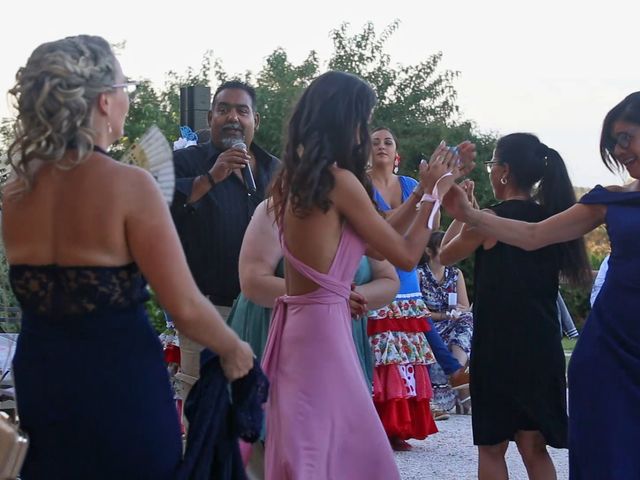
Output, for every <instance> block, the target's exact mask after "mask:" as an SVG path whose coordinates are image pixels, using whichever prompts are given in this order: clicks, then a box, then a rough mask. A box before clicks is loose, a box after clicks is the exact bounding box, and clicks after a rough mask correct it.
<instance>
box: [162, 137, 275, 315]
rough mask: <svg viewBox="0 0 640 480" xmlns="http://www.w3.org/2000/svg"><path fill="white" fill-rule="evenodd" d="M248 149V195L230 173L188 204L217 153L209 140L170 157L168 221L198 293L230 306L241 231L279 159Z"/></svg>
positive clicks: (237, 281)
mask: <svg viewBox="0 0 640 480" xmlns="http://www.w3.org/2000/svg"><path fill="white" fill-rule="evenodd" d="M251 152H252V153H253V155H254V156H255V159H256V165H257V168H256V171H254V172H253V176H254V178H255V182H256V189H257V191H256V193H254V194H251V195H249V191H248V190H247V188H246V186H245V185H244V183H243V182H242V180H240V179H239V178H238V176H237V175H235V174H234V173H232V174H231V175H229V177H227V178H226V179H225V180H223V181H222V182H219V183H217V184H216V185H215V186H214V187H213V188H211V190H209V192H207V194H205V195H204V196H203V197H202V198H201V199H200V200H198V201H197V202H194V203H192V204H187V200H188V198H189V196H190V195H191V190H192V187H193V180H194V178H195V177H197V176H198V175H204V174H206V172H207V171H208V170H210V169H211V167H213V164H214V163H215V161H216V159H217V158H218V155H219V154H220V153H221V152H220V151H219V150H218V149H217V148H216V147H215V146H214V145H213V144H212V143H211V142H208V143H203V144H200V145H194V146H191V147H188V148H185V149H182V150H177V151H176V152H175V153H174V157H173V161H174V165H175V171H176V191H175V194H174V197H173V203H172V205H171V214H172V216H173V221H174V222H175V225H176V228H177V230H178V235H180V240H181V242H182V247H183V248H184V251H185V254H186V256H187V262H188V263H189V268H190V269H191V273H192V274H193V276H194V278H195V280H196V283H197V284H198V287H199V288H200V291H202V293H204V294H205V295H208V296H209V298H210V299H211V301H212V302H213V303H214V304H216V305H225V306H231V305H232V304H233V301H234V300H235V298H236V297H237V296H238V294H239V293H240V279H239V276H238V257H239V256H240V247H241V245H242V239H243V237H244V232H245V230H246V229H247V226H248V225H249V220H250V219H251V216H252V215H253V212H254V210H255V209H256V207H257V206H258V204H259V203H260V202H262V200H264V196H265V189H267V188H268V186H269V182H270V181H271V177H272V176H273V174H274V172H275V170H276V169H277V167H278V165H279V163H280V162H279V160H278V159H277V158H276V157H274V156H272V155H270V154H269V153H267V152H266V151H265V150H263V149H262V148H260V147H259V146H257V145H256V144H255V143H253V144H252V145H251Z"/></svg>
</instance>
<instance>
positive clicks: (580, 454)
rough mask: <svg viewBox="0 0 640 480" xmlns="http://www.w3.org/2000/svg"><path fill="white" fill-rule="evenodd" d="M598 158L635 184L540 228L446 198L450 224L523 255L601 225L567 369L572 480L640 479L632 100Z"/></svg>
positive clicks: (622, 106) (636, 153)
mask: <svg viewBox="0 0 640 480" xmlns="http://www.w3.org/2000/svg"><path fill="white" fill-rule="evenodd" d="M600 153H601V156H602V160H603V162H604V164H605V165H606V166H607V167H608V168H609V169H610V170H612V171H614V170H618V171H623V170H624V169H626V171H627V172H628V174H629V176H631V177H632V178H633V179H634V181H633V182H631V183H629V184H627V185H624V186H610V187H606V188H605V187H602V186H600V185H598V186H596V187H595V188H594V189H593V190H591V191H590V192H589V193H587V194H586V195H585V196H583V197H582V199H581V200H580V202H579V203H578V204H577V205H575V206H573V207H571V208H570V209H568V210H566V211H565V212H562V213H560V214H558V215H555V216H553V217H550V218H548V219H547V220H544V221H542V222H538V223H527V222H519V221H514V220H508V219H505V218H499V217H497V216H494V215H491V214H487V213H484V212H480V211H477V210H473V208H472V207H471V206H470V205H469V203H468V201H467V200H466V197H465V195H464V192H463V191H462V190H461V189H459V188H457V189H456V190H455V191H454V192H453V193H451V194H449V195H448V196H447V198H446V199H445V206H446V208H447V210H448V211H449V212H450V213H451V214H453V215H454V216H455V217H456V218H457V219H459V220H462V221H464V222H466V223H467V224H468V225H471V226H473V227H475V228H477V229H479V230H480V231H482V232H486V233H490V234H491V235H492V236H493V237H495V238H497V239H498V240H499V241H501V242H504V243H508V244H511V245H515V246H518V247H520V248H524V249H527V250H533V249H537V248H540V247H543V246H545V245H550V244H553V243H558V242H565V241H567V240H571V239H575V238H579V237H580V236H582V235H584V234H585V233H587V232H589V231H591V230H593V229H594V228H596V227H597V226H598V225H601V224H603V223H605V224H606V225H607V230H608V232H609V238H610V240H611V257H610V260H609V272H608V274H607V278H606V280H605V283H604V285H603V287H602V290H601V291H600V294H599V295H598V298H597V299H596V302H595V304H594V307H593V310H592V311H591V313H590V315H589V317H588V319H587V321H586V324H585V327H584V329H583V331H582V334H581V335H580V339H579V340H578V344H577V346H576V348H575V350H574V352H573V355H572V357H571V362H570V364H569V465H570V478H571V479H572V480H585V479H593V480H601V479H604V478H606V479H608V480H627V479H631V478H638V475H640V456H638V454H637V445H638V443H640V428H638V425H640V410H639V409H638V405H639V404H640V380H639V379H640V323H639V322H638V311H639V310H640V242H639V240H638V239H640V92H635V93H632V94H631V95H629V96H627V97H626V98H625V99H624V100H622V101H621V102H620V103H619V104H618V105H616V106H615V107H614V108H613V109H612V110H611V111H610V112H609V113H608V114H607V116H606V117H605V119H604V123H603V127H602V133H601V138H600ZM612 372H615V374H614V375H612Z"/></svg>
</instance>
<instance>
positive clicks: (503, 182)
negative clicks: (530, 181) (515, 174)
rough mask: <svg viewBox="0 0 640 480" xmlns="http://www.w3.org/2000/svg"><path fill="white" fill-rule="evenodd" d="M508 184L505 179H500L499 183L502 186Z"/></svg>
mask: <svg viewBox="0 0 640 480" xmlns="http://www.w3.org/2000/svg"><path fill="white" fill-rule="evenodd" d="M508 182H509V180H507V177H502V178H501V179H500V183H501V184H502V185H506V184H507V183H508Z"/></svg>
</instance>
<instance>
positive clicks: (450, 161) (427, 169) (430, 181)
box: [420, 141, 460, 198]
mask: <svg viewBox="0 0 640 480" xmlns="http://www.w3.org/2000/svg"><path fill="white" fill-rule="evenodd" d="M458 160H459V156H458V154H457V153H456V151H455V150H454V149H450V148H448V147H447V146H446V145H445V143H444V141H442V142H441V143H440V145H438V147H437V148H436V149H435V151H434V152H433V154H432V155H431V159H430V160H429V163H428V164H427V163H426V162H425V161H424V160H423V161H422V162H421V163H420V184H421V186H422V188H423V189H424V191H425V192H426V193H429V194H432V193H433V191H434V189H435V188H436V184H437V189H438V196H439V197H440V198H442V197H443V196H444V195H445V194H446V193H447V191H448V190H449V188H450V187H451V185H452V184H453V182H454V181H455V180H456V179H457V178H459V177H460V174H459V169H458V168H457V166H456V165H457V163H458Z"/></svg>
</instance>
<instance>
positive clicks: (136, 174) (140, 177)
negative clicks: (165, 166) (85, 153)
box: [95, 153, 157, 194]
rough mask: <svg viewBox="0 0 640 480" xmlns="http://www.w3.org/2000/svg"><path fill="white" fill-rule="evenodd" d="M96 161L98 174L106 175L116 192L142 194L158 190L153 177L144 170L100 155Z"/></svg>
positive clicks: (96, 157) (97, 155) (96, 156)
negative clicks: (124, 191)
mask: <svg viewBox="0 0 640 480" xmlns="http://www.w3.org/2000/svg"><path fill="white" fill-rule="evenodd" d="M95 160H96V164H97V165H96V173H98V175H100V176H102V175H106V176H107V178H109V180H110V181H111V182H110V183H113V185H112V188H114V189H116V190H120V191H122V190H126V191H131V193H132V194H141V193H146V192H148V190H149V189H155V188H157V187H156V181H155V179H154V178H153V176H152V175H151V174H150V173H149V172H147V171H146V170H144V169H143V168H140V167H137V166H135V165H128V164H126V163H122V162H118V161H115V160H114V159H112V158H111V157H108V156H106V155H102V154H100V153H98V154H96V155H95Z"/></svg>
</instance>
